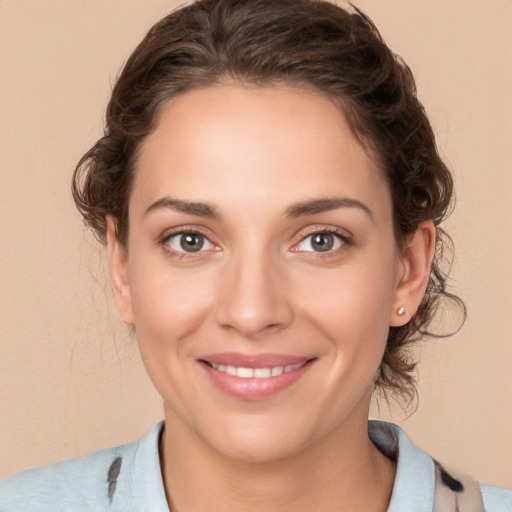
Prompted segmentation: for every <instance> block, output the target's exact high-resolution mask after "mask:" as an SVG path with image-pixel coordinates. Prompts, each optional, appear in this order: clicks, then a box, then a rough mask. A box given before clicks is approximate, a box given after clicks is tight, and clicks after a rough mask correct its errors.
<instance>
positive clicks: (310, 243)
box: [297, 232, 343, 252]
mask: <svg viewBox="0 0 512 512" xmlns="http://www.w3.org/2000/svg"><path fill="white" fill-rule="evenodd" d="M342 244H343V240H342V239H341V237H340V236H339V235H337V234H336V233H329V232H323V233H313V234H312V235H309V236H307V237H305V238H304V240H302V241H301V242H300V243H299V244H298V245H297V249H298V250H299V251H304V252H328V251H332V250H336V249H338V248H339V247H341V246H342Z"/></svg>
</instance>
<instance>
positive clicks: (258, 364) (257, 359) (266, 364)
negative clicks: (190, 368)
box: [199, 352, 312, 368]
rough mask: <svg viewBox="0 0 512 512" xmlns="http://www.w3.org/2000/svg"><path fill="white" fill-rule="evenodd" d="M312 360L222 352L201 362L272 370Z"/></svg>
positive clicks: (282, 355)
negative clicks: (276, 367)
mask: <svg viewBox="0 0 512 512" xmlns="http://www.w3.org/2000/svg"><path fill="white" fill-rule="evenodd" d="M310 359H312V358H310V357H304V356H294V355H288V354H272V353H266V354H241V353H238V352H221V353H215V354H208V355H205V356H204V357H200V358H199V360H202V361H206V362H209V363H214V364H216V365H219V364H222V365H226V366H237V367H243V368H272V367H275V366H286V365H289V364H301V363H306V362H307V361H309V360H310Z"/></svg>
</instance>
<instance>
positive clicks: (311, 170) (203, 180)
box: [133, 85, 389, 208]
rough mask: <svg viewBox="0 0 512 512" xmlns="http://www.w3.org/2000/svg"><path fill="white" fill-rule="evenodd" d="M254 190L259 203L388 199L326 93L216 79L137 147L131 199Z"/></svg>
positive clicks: (168, 113) (375, 168)
mask: <svg viewBox="0 0 512 512" xmlns="http://www.w3.org/2000/svg"><path fill="white" fill-rule="evenodd" d="M248 191H250V198H251V200H254V201H265V203H267V204H269V200H270V199H271V198H272V199H280V201H281V203H283V208H285V207H286V204H285V203H286V202H287V201H288V202H290V203H291V202H294V201H298V200H303V199H309V198H310V197H330V196H333V195H343V196H358V197H354V198H355V199H358V200H364V201H367V202H376V203H379V201H380V202H382V200H383V199H384V203H386V202H389V201H388V196H389V194H388V187H387V185H386V184H385V180H384V178H383V173H382V171H381V170H380V168H379V165H378V163H377V160H376V158H374V157H373V156H372V155H370V154H369V153H368V152H367V151H366V149H365V148H363V146H362V145H361V144H360V143H359V141H358V140H357V139H356V137H355V136H354V134H353V131H352V129H351V127H350V126H349V124H348V122H347V121H346V119H345V116H344V115H343V113H342V112H341V110H340V109H339V108H338V107H337V106H336V105H335V104H334V103H333V102H332V101H330V100H329V99H328V98H327V97H325V96H324V95H322V94H316V93H313V92H311V91H304V90H299V89H294V88H290V87H284V86H279V87H277V86H271V87H256V86H249V85H218V86H213V87H209V88H206V89H200V90H193V91H189V92H186V93H184V94H182V95H180V96H178V97H176V98H174V99H173V100H171V101H170V102H169V103H168V104H167V105H166V106H165V108H164V109H163V110H162V112H161V114H160V117H159V120H158V123H157V126H156V129H155V130H154V132H153V133H152V134H151V135H150V136H149V137H148V138H147V139H146V141H145V142H144V144H143V145H142V147H141V149H140V152H139V158H138V165H137V172H136V177H135V183H134V187H133V196H134V197H133V200H135V201H139V199H140V200H142V201H145V202H150V201H155V200H157V199H158V198H159V196H162V195H165V194H168V195H170V196H176V195H177V194H179V196H180V198H185V199H189V200H197V199H204V200H211V201H213V202H215V203H220V206H221V207H222V203H223V202H224V201H228V200H232V199H233V198H236V197H237V195H238V196H239V197H244V198H245V199H247V193H248ZM383 191H384V194H383ZM136 196H137V197H136ZM265 203H260V206H261V205H262V204H265ZM382 206H383V207H385V208H387V206H389V205H385V204H383V205H382Z"/></svg>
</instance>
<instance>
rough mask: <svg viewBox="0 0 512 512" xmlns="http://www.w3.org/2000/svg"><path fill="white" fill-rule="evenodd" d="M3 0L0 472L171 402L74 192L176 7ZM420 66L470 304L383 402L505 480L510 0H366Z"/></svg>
mask: <svg viewBox="0 0 512 512" xmlns="http://www.w3.org/2000/svg"><path fill="white" fill-rule="evenodd" d="M177 4H178V2H176V1H164V0H146V1H144V2H141V1H135V0H128V1H127V0H108V1H104V0H87V1H85V2H66V1H63V0H23V1H22V2H19V1H16V0H3V1H2V0H0V66H1V73H2V78H1V82H0V116H1V118H0V172H1V186H0V233H1V238H0V281H1V289H0V314H1V323H0V361H1V363H0V410H1V411H2V414H1V415H0V432H1V434H2V435H1V436H0V477H2V476H6V475H7V474H10V473H12V472H15V471H18V470H21V469H23V468H26V467H31V466H35V465H41V464H47V463H51V462H53V461H56V460H59V459H63V458H69V457H75V456H80V455H84V454H85V453H87V452H89V451H91V450H93V449H97V448H100V447H103V446H108V445H114V444H121V443H124V442H127V441H129V440H132V439H135V438H137V437H140V436H142V435H143V434H144V433H145V432H146V431H147V430H148V429H149V428H150V427H151V425H152V424H153V423H154V422H155V421H157V420H158V419H159V418H160V417H161V415H162V413H161V404H160V399H159V397H158V396H157V395H156V392H155V391H154V390H153V388H152V385H151V384H150V382H149V381H148V379H147V377H146V376H145V373H144V370H143V369H142V368H141V364H140V361H139V356H138V353H137V349H136V345H135V341H134V340H133V339H131V338H130V336H129V334H128V332H127V331H126V328H125V327H124V325H123V324H122V323H121V322H120V320H119V319H118V318H117V313H116V312H115V311H114V309H113V307H112V304H111V297H110V290H109V285H108V281H107V277H106V272H105V255H104V252H103V250H102V249H101V248H99V246H98V245H97V243H96V242H95V241H94V240H93V239H92V237H91V235H89V234H88V233H87V232H85V231H84V229H83V227H82V224H81V220H80V218H79V216H78V214H77V213H76V212H75V209H74V206H73V204H72V200H71V196H70V193H69V184H70V176H71V173H72V170H73V168H74V165H75V163H76V161H77V160H78V158H79V157H80V156H81V155H82V153H83V152H84V151H85V150H86V149H87V148H88V147H90V145H92V143H93V142H94V141H95V140H96V139H97V138H98V136H99V135H100V133H101V119H102V116H103V110H104V107H105V105H106V102H107V98H108V94H109V90H110V87H111V84H112V83H113V81H114V80H115V76H116V73H117V71H118V69H119V67H120V65H121V63H122V62H123V61H124V60H125V59H126V57H127V56H128V55H129V53H130V51H131V49H133V47H134V45H135V44H136V43H137V42H138V41H139V40H140V38H141V37H142V36H143V34H144V33H145V31H146V30H147V29H148V28H149V27H150V26H151V24H152V23H153V22H154V21H156V20H157V19H158V18H159V17H161V16H162V15H164V14H165V13H167V12H168V11H169V10H170V9H171V8H172V7H174V6H175V5H177ZM355 4H356V5H358V6H359V7H361V8H362V9H363V10H365V11H366V12H367V13H368V14H369V15H370V16H371V17H372V18H373V19H374V21H375V22H376V24H377V26H378V27H379V28H380V29H381V31H382V33H383V35H384V37H385V38H386V40H387V42H388V43H389V44H390V46H391V47H392V48H393V49H394V50H395V51H397V52H398V53H400V54H401V55H402V56H403V57H404V58H405V59H406V61H407V62H408V63H409V65H410V66H411V68H412V69H413V71H414V72H415V75H416V78H417V81H418V91H419V96H420V98H421V99H422V101H423V103H424V104H425V106H426V108H427V111H429V112H430V115H431V119H432V122H433V125H434V127H435V130H436V133H437V136H438V139H439V144H440V149H441V152H442V154H443V155H444V156H445V157H446V159H447V161H448V162H449V164H450V166H451V167H452V168H453V170H454V174H455V178H456V182H457V189H458V204H457V209H456V213H455V214H454V215H453V216H452V218H451V219H450V220H449V222H448V223H447V227H448V229H449V231H450V232H451V234H452V236H453V238H454V240H455V243H456V246H457V255H456V260H455V264H454V274H455V282H454V286H455V289H456V291H457V292H459V293H460V294H461V295H462V296H463V297H464V299H465V301H466V303H467V306H468V310H469V317H468V320H467V323H466V325H465V327H464V328H463V330H462V331H461V332H460V333H459V334H457V335H456V336H454V337H453V338H450V339H447V340H441V341H433V342H428V343H425V345H424V347H422V349H421V350H420V351H419V353H418V355H419V357H420V358H421V364H420V370H419V397H420V399H419V403H418V407H417V410H416V412H415V413H414V414H412V415H409V416H408V414H405V413H402V412H401V411H400V409H399V408H398V407H393V408H392V409H391V410H389V411H388V410H387V407H386V406H381V409H380V412H379V410H378V408H377V406H374V407H373V410H372V413H373V414H374V415H380V416H382V417H386V418H389V417H392V418H394V419H395V420H396V421H399V422H400V423H401V424H403V425H404V426H405V427H406V428H407V430H408V432H409V433H410V435H411V436H412V437H413V439H414V440H415V441H416V442H417V444H419V445H420V446H421V447H423V448H426V449H427V450H429V451H430V452H431V453H432V454H433V455H435V456H436V457H437V458H439V459H441V460H443V461H445V462H446V463H447V464H448V465H450V464H451V465H454V466H458V467H460V468H462V469H464V470H465V471H467V472H469V473H472V474H473V475H475V476H476V477H478V478H480V479H482V480H484V481H488V482H490V483H494V484H497V485H503V486H510V487H512V469H511V464H510V460H512V403H511V402H512V398H511V391H510V390H511V389H512V372H511V367H512V343H511V335H510V331H509V325H508V321H509V318H510V316H511V313H512V270H511V265H510V261H511V259H512V258H511V256H512V230H511V229H510V219H511V218H512V201H510V199H509V195H510V193H511V192H512V182H511V181H512V178H511V173H510V171H509V167H510V162H511V161H512V149H511V148H512V140H511V137H510V126H509V123H508V121H509V119H510V117H511V115H512V105H511V99H510V98H511V95H510V91H511V90H512V83H511V82H512V79H511V50H510V49H511V48H512V44H511V43H512V41H511V35H510V30H509V27H510V22H511V18H512V3H511V2H510V1H509V0H494V1H493V2H492V3H491V2H476V1H475V2H469V5H468V2H467V0H452V1H450V2H445V1H441V0H419V1H416V2H408V1H406V0H388V1H386V2H382V1H381V0H359V1H355Z"/></svg>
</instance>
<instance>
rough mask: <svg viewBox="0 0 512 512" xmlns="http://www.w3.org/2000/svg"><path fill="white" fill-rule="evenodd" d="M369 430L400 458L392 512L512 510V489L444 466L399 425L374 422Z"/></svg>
mask: <svg viewBox="0 0 512 512" xmlns="http://www.w3.org/2000/svg"><path fill="white" fill-rule="evenodd" d="M368 429H369V435H370V438H371V439H372V441H373V443H374V444H375V445H376V446H377V448H379V450H380V451H381V452H382V453H384V454H385V455H386V456H388V457H390V458H392V459H394V460H396V461H397V473H396V477H395V484H394V487H393V493H392V497H391V503H390V507H389V509H388V512H401V511H403V510H414V511H416V512H432V511H438V510H443V511H456V510H458V511H460V512H466V511H473V510H475V511H482V510H485V511H486V512H512V490H507V489H501V488H498V487H494V486H490V485H486V484H480V483H478V482H476V481H475V480H473V479H472V478H471V477H468V476H467V475H465V474H464V473H460V472H458V471H452V470H451V469H447V468H445V467H443V466H442V465H441V464H439V463H438V462H437V461H435V460H434V459H433V458H432V457H430V456H429V455H428V454H427V453H425V452H424V451H423V450H421V449H420V448H418V447H417V446H415V445H414V444H413V443H412V441H411V440H410V439H409V437H408V436H407V435H406V433H405V432H404V431H403V430H402V429H401V428H400V427H398V426H397V425H394V424H392V423H386V422H382V421H370V423H369V427H368ZM484 507H485V509H484Z"/></svg>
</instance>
